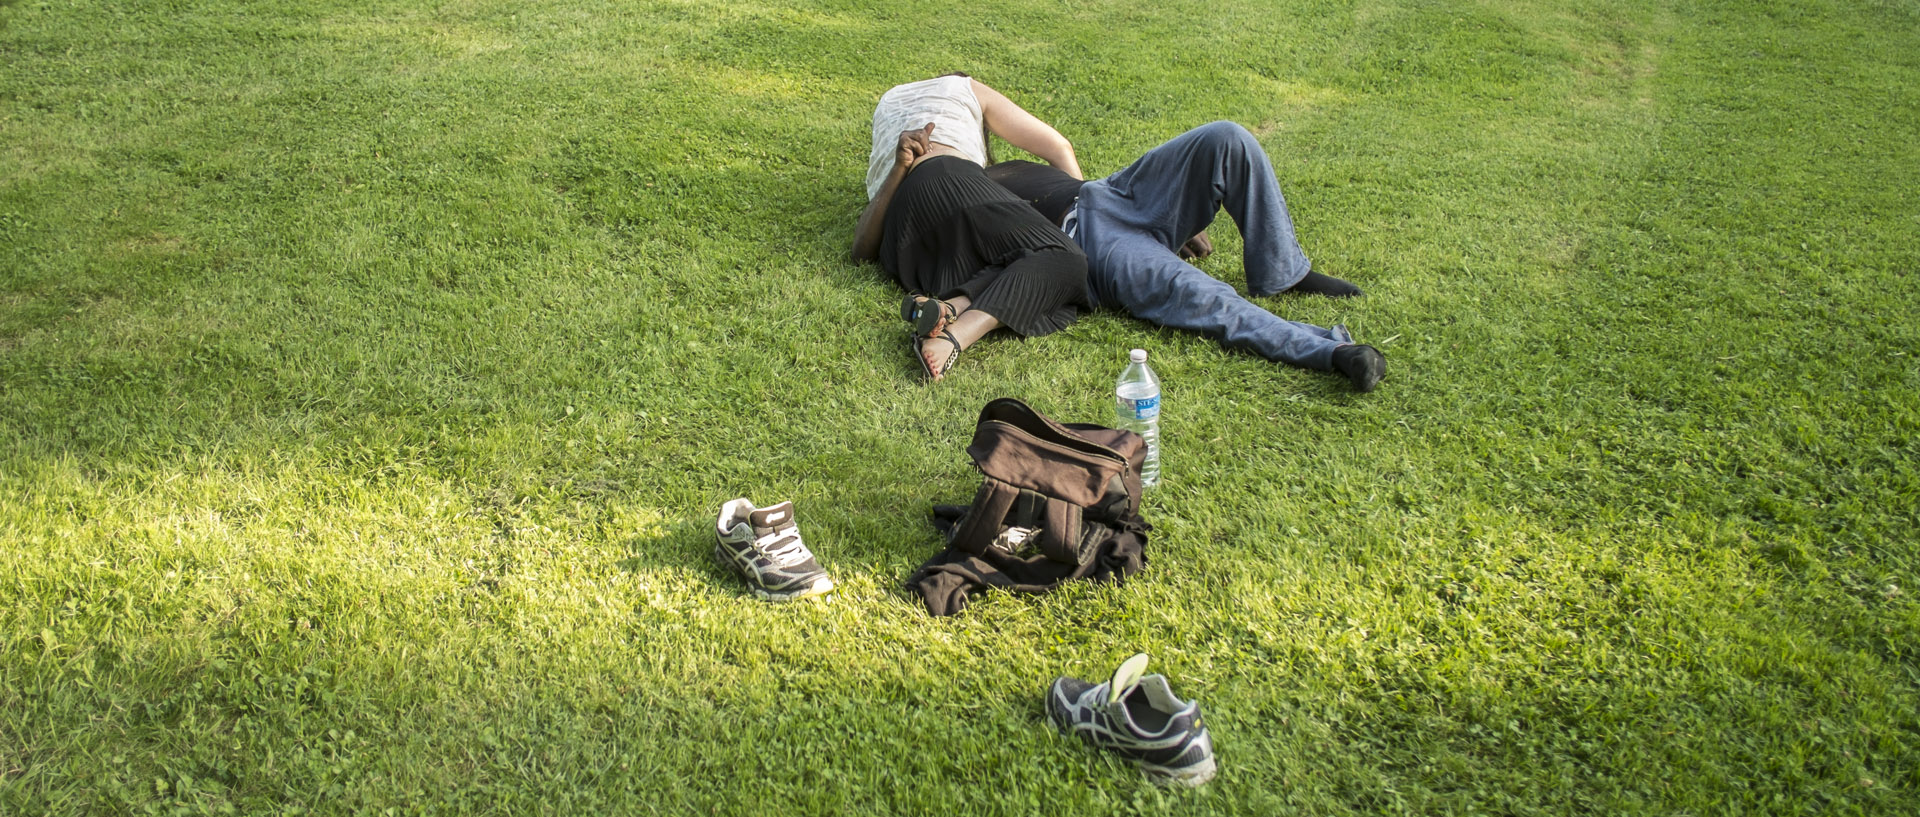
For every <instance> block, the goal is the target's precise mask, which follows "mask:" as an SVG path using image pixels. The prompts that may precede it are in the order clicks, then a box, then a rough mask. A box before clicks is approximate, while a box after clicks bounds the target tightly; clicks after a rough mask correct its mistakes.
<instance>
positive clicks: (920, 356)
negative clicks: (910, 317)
mask: <svg viewBox="0 0 1920 817" xmlns="http://www.w3.org/2000/svg"><path fill="white" fill-rule="evenodd" d="M930 340H944V341H946V342H948V343H951V344H953V351H951V352H948V353H947V359H946V360H944V361H942V362H941V363H940V368H939V369H938V370H937V371H936V370H935V369H934V368H933V367H932V366H929V365H927V355H926V353H925V352H924V351H922V349H923V347H925V346H926V345H927V341H930ZM964 348H965V347H963V346H961V345H960V339H959V338H956V337H954V336H953V333H952V332H941V333H940V335H939V336H938V337H932V338H928V337H921V336H919V335H914V336H913V359H914V360H917V361H919V362H920V372H921V374H923V375H925V376H926V379H927V381H928V382H932V381H934V380H937V379H939V378H942V377H946V376H947V372H948V371H950V370H952V369H953V363H954V361H956V360H959V359H960V352H961V350H963V349H964Z"/></svg>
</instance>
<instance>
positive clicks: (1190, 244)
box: [1180, 230, 1213, 258]
mask: <svg viewBox="0 0 1920 817" xmlns="http://www.w3.org/2000/svg"><path fill="white" fill-rule="evenodd" d="M1212 254H1213V239H1211V238H1208V237H1207V231H1206V230H1201V231H1200V232H1198V233H1195V234H1194V236H1193V237H1192V238H1189V239H1187V243H1185V244H1182V245H1180V257H1181V258H1205V257H1207V256H1209V255H1212Z"/></svg>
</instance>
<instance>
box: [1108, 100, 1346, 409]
mask: <svg viewBox="0 0 1920 817" xmlns="http://www.w3.org/2000/svg"><path fill="white" fill-rule="evenodd" d="M1222 206H1225V207H1226V210H1227V215H1229V216H1231V217H1232V218H1233V221H1234V224H1236V225H1238V226H1239V228H1240V236H1241V238H1242V239H1243V242H1242V243H1243V244H1244V247H1245V255H1244V260H1245V266H1246V270H1247V289H1248V290H1250V291H1251V292H1252V293H1253V294H1255V295H1270V294H1273V293H1276V292H1280V291H1282V290H1285V289H1287V288H1288V287H1291V286H1293V285H1294V284H1296V283H1299V282H1300V279H1301V278H1303V277H1305V276H1306V274H1307V271H1308V270H1309V269H1311V268H1312V263H1311V262H1309V261H1308V260H1307V255H1306V253H1305V252H1303V251H1302V250H1301V249H1300V242H1299V241H1298V240H1296V239H1295V238H1294V234H1293V220H1292V219H1291V218H1290V217H1288V215H1287V202H1286V199H1284V198H1282V197H1281V195H1280V183H1279V181H1277V180H1275V178H1274V175H1273V165H1272V163H1271V162H1269V161H1268V160H1267V154H1266V152H1265V151H1262V150H1261V149H1260V143H1259V142H1258V141H1256V140H1255V139H1254V138H1253V134H1251V133H1248V132H1247V129H1246V128H1243V127H1240V126H1239V125H1237V124H1234V123H1232V122H1214V123H1211V124H1207V125H1202V126H1200V127H1198V128H1194V129H1193V130H1190V131H1187V132H1186V133H1183V134H1181V135H1179V136H1177V137H1174V138H1173V140H1172V141H1169V142H1167V143H1166V144H1164V145H1161V146H1159V147H1157V148H1154V149H1153V150H1150V151H1147V153H1146V155H1144V156H1141V157H1140V159H1139V160H1138V161H1135V162H1134V163H1133V164H1132V165H1130V166H1128V167H1127V169H1125V170H1122V171H1120V172H1118V173H1115V174H1113V175H1111V176H1108V177H1106V178H1104V179H1100V180H1098V181H1092V182H1088V183H1087V184H1086V186H1084V187H1082V188H1080V204H1079V213H1078V219H1077V223H1076V225H1075V227H1074V231H1073V237H1074V241H1075V242H1076V243H1078V244H1079V245H1080V249H1082V250H1084V251H1086V254H1087V273H1088V274H1087V287H1088V290H1089V292H1088V300H1089V301H1090V302H1091V303H1092V304H1093V305H1094V306H1096V307H1098V306H1110V307H1119V308H1121V309H1125V310H1126V311H1127V312H1129V313H1132V314H1133V315H1134V316H1135V317H1137V318H1141V319H1143V320H1148V321H1152V322H1154V323H1157V324H1160V325H1162V326H1171V327H1174V328H1176V329H1187V330H1191V331H1194V332H1199V333H1201V334H1203V335H1206V336H1208V337H1212V338H1215V339H1217V340H1219V341H1220V343H1221V345H1224V346H1227V347H1229V348H1233V349H1245V350H1247V351H1250V352H1253V353H1255V354H1258V355H1260V356H1262V357H1265V358H1267V359H1268V360H1277V361H1280V362H1282V363H1287V364H1291V365H1294V366H1301V367H1305V368H1308V369H1320V370H1323V371H1330V370H1332V369H1333V350H1334V349H1335V348H1337V347H1339V346H1341V345H1344V344H1348V343H1352V342H1353V339H1352V337H1351V336H1349V335H1348V334H1347V332H1346V329H1345V327H1339V326H1336V327H1334V328H1332V329H1325V328H1322V327H1318V326H1314V325H1312V324H1307V323H1296V322H1294V321H1289V320H1286V319H1284V318H1280V317H1278V316H1276V315H1274V314H1273V313H1271V312H1268V311H1267V310H1265V309H1262V308H1260V307H1259V306H1256V305H1255V304H1253V303H1250V302H1248V301H1247V299H1245V298H1242V297H1240V294H1239V293H1238V292H1235V291H1234V289H1233V287H1232V286H1230V285H1228V284H1226V283H1224V282H1222V281H1220V280H1219V279H1216V278H1214V277H1213V276H1211V275H1208V274H1206V273H1204V272H1201V271H1200V270H1199V269H1197V268H1195V267H1194V266H1193V265H1191V264H1188V263H1187V262H1185V261H1182V260H1180V256H1179V253H1178V249H1179V247H1180V245H1182V244H1184V243H1186V241H1187V239H1189V238H1192V237H1193V235H1194V234H1195V233H1198V232H1200V231H1201V230H1204V229H1206V228H1207V225H1209V224H1211V223H1213V217H1214V215H1215V214H1216V213H1218V212H1219V211H1220V208H1221V207H1222Z"/></svg>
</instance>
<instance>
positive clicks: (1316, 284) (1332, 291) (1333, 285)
mask: <svg viewBox="0 0 1920 817" xmlns="http://www.w3.org/2000/svg"><path fill="white" fill-rule="evenodd" d="M1284 291H1285V292H1292V293H1296V294H1300V295H1325V296H1327V297H1329V298H1354V297H1358V296H1360V295H1364V294H1366V293H1363V292H1361V291H1360V288H1359V287H1357V286H1354V285H1353V284H1350V283H1348V282H1346V281H1342V280H1340V279H1338V278H1335V277H1333V276H1331V275H1321V274H1320V273H1317V272H1309V273H1307V275H1306V277H1304V278H1301V279H1300V282H1299V283H1297V284H1294V285H1293V286H1290V287H1287V288H1286V289H1285V290H1284Z"/></svg>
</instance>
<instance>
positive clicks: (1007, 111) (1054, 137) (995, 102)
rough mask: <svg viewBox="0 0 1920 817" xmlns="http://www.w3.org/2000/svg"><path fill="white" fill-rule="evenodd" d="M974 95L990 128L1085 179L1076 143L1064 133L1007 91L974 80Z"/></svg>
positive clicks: (1028, 150) (1018, 146) (1068, 172)
mask: <svg viewBox="0 0 1920 817" xmlns="http://www.w3.org/2000/svg"><path fill="white" fill-rule="evenodd" d="M973 95H974V96H975V97H976V98H978V99H979V100H980V113H981V114H982V115H983V116H985V117H986V120H987V130H989V131H991V132H993V135H995V136H998V137H1000V138H1002V139H1005V140H1007V144H1010V145H1013V146H1014V147H1017V148H1019V149H1021V150H1024V151H1026V152H1028V153H1031V154H1033V155H1035V156H1038V157H1040V158H1041V159H1042V160H1044V161H1045V162H1046V163H1047V164H1050V165H1053V166H1054V167H1056V168H1059V169H1060V170H1062V171H1065V172H1066V174H1067V175H1069V176H1072V177H1074V178H1076V179H1079V178H1083V177H1082V176H1081V175H1080V161H1079V160H1078V159H1076V158H1074V155H1073V143H1072V142H1069V141H1067V137H1065V136H1061V135H1060V132H1059V131H1057V130H1054V129H1053V126H1052V125H1049V124H1047V123H1045V122H1042V121H1040V118H1039V117H1037V116H1034V115H1033V114H1030V113H1027V112H1026V110H1025V109H1024V108H1021V107H1020V106H1019V105H1015V104H1014V103H1013V100H1011V99H1008V98H1007V97H1006V95H1005V94H1002V93H1000V92H999V91H996V90H994V89H992V88H989V87H987V85H986V83H983V82H981V81H980V80H977V79H976V80H973Z"/></svg>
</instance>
